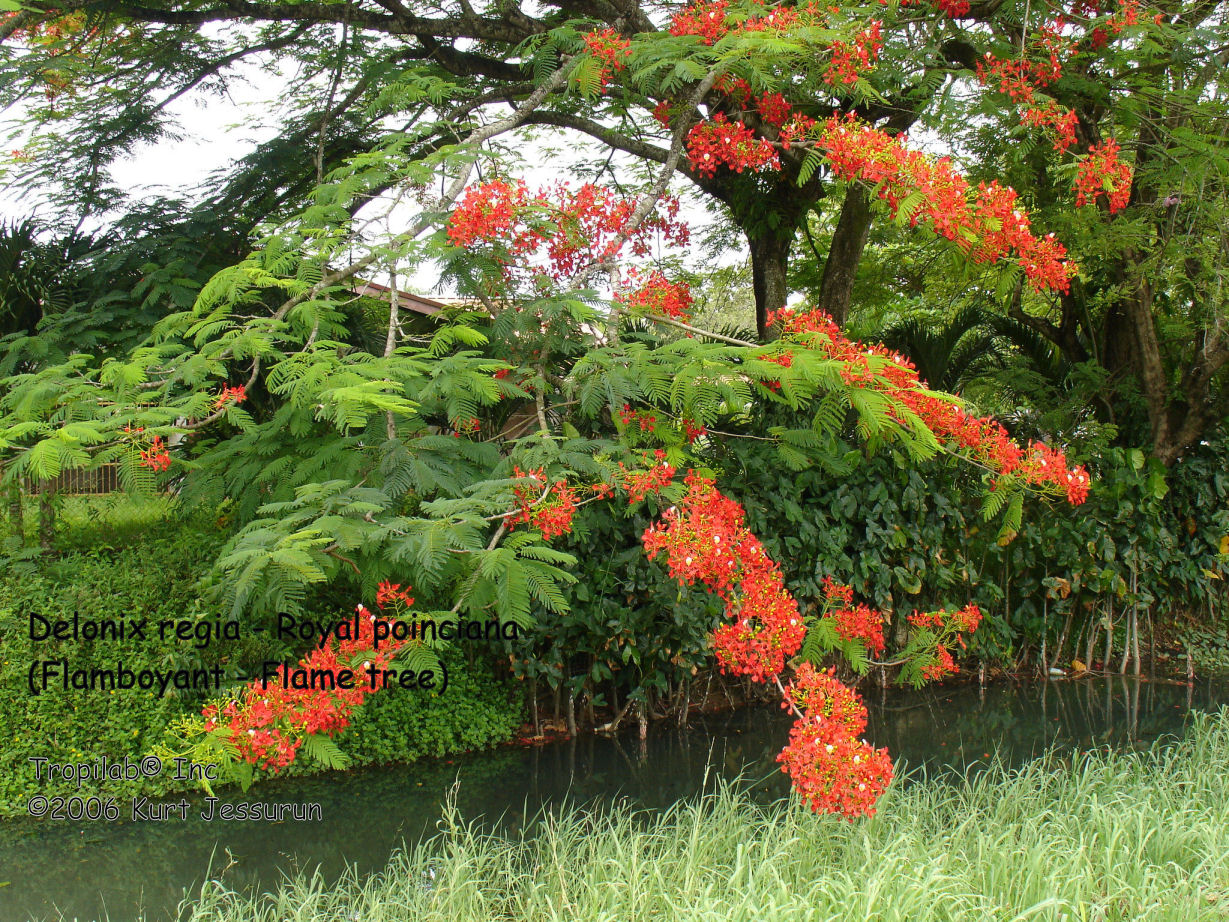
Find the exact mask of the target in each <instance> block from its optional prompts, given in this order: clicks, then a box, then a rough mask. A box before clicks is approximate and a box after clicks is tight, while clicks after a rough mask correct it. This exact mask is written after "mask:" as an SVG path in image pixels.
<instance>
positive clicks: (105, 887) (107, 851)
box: [0, 677, 1229, 922]
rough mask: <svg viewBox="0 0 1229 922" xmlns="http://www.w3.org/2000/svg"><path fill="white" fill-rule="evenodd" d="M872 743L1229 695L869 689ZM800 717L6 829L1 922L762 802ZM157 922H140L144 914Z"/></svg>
mask: <svg viewBox="0 0 1229 922" xmlns="http://www.w3.org/2000/svg"><path fill="white" fill-rule="evenodd" d="M865 697H866V701H867V706H868V708H869V710H870V726H869V728H868V733H867V737H868V738H869V739H870V740H871V741H872V742H873V743H874V744H875V745H877V746H887V747H888V748H889V749H890V751H891V752H892V755H893V757H894V758H895V759H896V760H897V764H898V766H899V765H900V764H901V763H902V762H903V763H906V764H907V765H908V766H909V767H911V768H912V767H919V766H926V767H927V769H928V770H931V771H935V770H939V771H942V770H953V769H954V770H959V771H963V770H966V769H968V768H970V767H974V768H975V767H976V766H977V765H978V764H979V763H982V764H984V762H985V761H986V760H987V759H989V758H990V757H991V754H997V755H998V756H999V757H1001V758H1002V759H1003V760H1004V761H1006V762H1008V763H1010V764H1019V763H1021V762H1023V761H1025V760H1027V759H1029V758H1031V757H1033V756H1034V755H1036V754H1038V753H1040V752H1042V751H1044V750H1046V749H1047V748H1049V747H1052V746H1057V747H1061V748H1064V749H1071V748H1076V749H1080V750H1088V749H1093V748H1097V747H1104V746H1114V747H1120V748H1121V747H1131V746H1142V745H1147V744H1149V743H1151V742H1152V741H1153V740H1155V739H1158V738H1161V737H1164V736H1166V735H1171V734H1177V733H1180V732H1181V730H1182V727H1183V724H1184V720H1185V716H1186V713H1187V712H1188V710H1190V709H1192V708H1196V709H1205V710H1207V709H1213V708H1216V707H1219V706H1220V705H1222V704H1227V703H1229V680H1227V679H1201V680H1198V681H1197V682H1196V684H1195V685H1194V686H1193V687H1192V686H1186V685H1177V684H1167V683H1161V682H1150V681H1146V680H1143V681H1141V680H1138V679H1134V678H1119V677H1112V678H1108V679H1102V678H1097V679H1085V680H1079V681H1059V682H1050V683H1044V684H1026V685H1019V684H1010V683H1008V684H998V685H991V686H990V687H988V688H986V689H984V690H979V689H978V688H976V687H953V688H946V689H944V688H939V689H931V690H926V691H922V692H913V691H909V690H885V691H880V690H879V689H873V690H869V691H868V692H867V693H866V695H865ZM789 723H790V721H789V718H788V717H787V716H786V715H785V713H784V712H783V711H781V710H780V709H777V708H752V709H745V710H742V711H738V712H735V713H732V714H726V715H721V716H719V717H705V718H699V717H695V718H693V720H692V722H691V725H690V726H689V727H688V728H687V729H685V730H684V729H679V728H677V727H676V726H674V725H673V724H670V725H666V724H660V725H655V726H652V727H650V730H649V737H648V739H647V740H646V741H644V742H643V743H642V742H641V741H640V740H639V739H638V738H636V736H635V735H634V733H633V734H631V735H621V736H620V737H618V738H606V737H595V736H590V735H586V736H582V737H580V738H578V739H575V740H570V741H565V742H560V743H555V744H551V745H548V746H543V747H532V748H516V747H503V748H500V749H497V750H494V751H491V752H485V753H475V754H471V755H467V756H461V757H457V758H454V759H446V760H433V761H429V762H419V763H415V764H412V765H407V766H396V767H388V768H380V769H365V770H359V771H353V772H347V773H345V774H341V775H333V776H317V777H314V778H302V779H287V780H284V781H275V782H268V783H265V784H263V785H258V786H256V787H254V788H253V789H252V790H251V791H249V792H248V793H247V794H246V795H243V794H240V793H238V792H236V793H233V794H228V795H227V796H226V797H224V798H223V801H226V802H231V803H238V802H243V801H264V802H277V803H307V804H318V805H319V812H320V819H319V820H314V821H307V822H296V821H294V820H293V819H287V820H284V821H281V822H237V821H232V822H224V821H221V820H216V819H215V820H214V821H213V822H206V821H204V820H202V819H201V818H200V813H201V809H202V808H203V806H204V805H203V802H202V800H201V798H200V797H195V798H193V800H194V803H193V807H192V809H191V810H189V811H188V818H187V819H179V818H174V819H168V820H165V821H162V822H153V821H150V822H137V823H134V822H116V823H106V822H98V823H67V822H65V823H58V822H47V821H30V820H8V821H0V881H5V880H7V881H9V884H8V886H5V887H2V888H0V919H4V920H6V922H7V920H13V922H18V920H29V919H39V920H42V919H55V920H60V919H75V920H80V922H86V920H92V919H103V918H108V916H109V918H110V920H112V922H121V920H122V922H133V920H137V919H142V918H145V919H148V920H150V922H162V920H169V919H174V917H175V908H176V906H177V905H178V904H179V902H180V900H181V899H182V898H183V897H184V894H185V890H186V891H187V892H189V893H191V892H194V891H195V890H196V889H197V888H199V886H200V883H201V881H202V880H203V879H204V875H205V874H206V873H207V869H208V868H210V866H211V863H212V868H213V874H214V876H218V875H219V874H220V875H221V877H222V879H223V880H224V881H225V882H226V883H227V884H228V885H230V886H232V887H236V888H248V887H251V888H258V889H267V888H270V887H272V886H275V885H276V884H277V882H278V881H279V880H280V879H281V877H282V875H284V874H287V873H293V872H294V871H296V870H299V869H311V868H315V867H317V866H319V867H320V868H321V870H322V871H323V872H324V873H325V874H326V875H338V874H340V873H341V871H342V870H343V869H344V867H345V866H346V865H347V864H352V865H355V866H357V867H358V869H359V870H360V871H369V870H373V869H376V868H378V867H380V866H381V865H382V864H383V863H384V862H385V861H386V860H387V859H388V857H389V855H390V853H391V852H392V851H393V849H394V848H395V847H397V846H398V845H399V844H401V843H402V842H403V841H405V840H411V841H412V840H414V839H416V838H418V837H420V836H422V835H423V834H424V833H430V832H433V831H434V830H435V824H436V822H437V821H438V820H439V817H440V813H441V805H442V803H443V801H444V799H445V798H446V797H447V796H449V792H450V791H452V792H453V794H452V796H454V797H455V800H456V802H457V805H458V807H459V808H460V811H461V815H462V816H463V817H464V818H465V819H466V820H471V819H478V818H480V817H481V818H483V819H484V821H486V822H499V823H500V824H501V825H502V827H503V828H505V829H508V830H515V829H516V828H518V826H519V825H520V824H522V823H524V822H526V820H527V819H532V818H533V816H534V815H535V814H536V813H537V812H538V811H539V810H540V809H541V808H543V807H558V806H559V805H562V804H564V803H566V802H571V803H603V802H605V803H609V802H611V801H613V800H614V799H616V798H620V797H626V798H629V799H630V800H631V801H632V802H634V803H636V804H638V805H641V806H643V807H645V808H649V809H652V808H661V807H665V806H668V805H669V804H671V803H673V802H674V801H676V800H678V799H679V798H682V797H686V796H688V795H691V794H694V793H697V792H699V791H701V790H703V789H704V786H705V784H706V778H707V779H708V781H707V783H708V784H709V785H710V786H711V783H712V779H713V778H714V777H716V776H721V777H726V778H734V777H737V776H741V777H742V778H743V779H744V783H746V784H748V785H751V786H753V787H754V789H755V790H756V791H757V793H759V794H760V795H761V796H763V797H765V798H774V797H779V796H781V795H783V794H785V793H786V791H787V788H788V782H787V780H786V778H785V776H784V775H782V774H781V773H780V772H779V771H778V767H777V764H776V762H775V757H776V755H777V753H778V752H780V750H781V748H782V746H783V745H784V744H785V741H786V731H787V729H788V727H789ZM142 914H144V915H142Z"/></svg>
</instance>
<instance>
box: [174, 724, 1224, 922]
mask: <svg viewBox="0 0 1229 922" xmlns="http://www.w3.org/2000/svg"><path fill="white" fill-rule="evenodd" d="M1227 768H1229V710H1226V711H1222V712H1221V713H1220V714H1219V715H1215V716H1197V717H1196V718H1195V719H1194V723H1193V725H1192V727H1191V730H1190V732H1189V734H1188V735H1187V736H1186V737H1185V738H1184V739H1183V740H1182V741H1181V742H1179V743H1176V744H1172V745H1170V746H1167V747H1159V746H1158V747H1156V748H1154V749H1152V750H1150V751H1148V752H1143V753H1099V754H1095V755H1086V756H1078V757H1075V758H1068V757H1060V756H1057V755H1052V756H1050V757H1049V758H1046V759H1043V760H1039V761H1037V762H1034V763H1032V764H1029V765H1027V766H1026V767H1024V768H1021V769H1016V770H1012V771H1008V770H1006V769H1003V768H1002V767H994V768H991V769H990V770H989V771H986V772H984V773H981V774H978V775H977V776H975V777H969V778H966V779H963V780H957V781H956V782H955V783H952V782H944V781H939V780H934V779H932V780H923V781H921V782H919V783H916V784H910V785H899V784H898V785H895V786H894V787H893V788H892V789H891V790H890V791H889V792H888V794H887V795H886V796H885V798H884V800H883V801H882V802H881V804H880V812H879V815H878V816H876V817H875V818H873V819H871V820H869V821H859V822H854V823H849V822H846V821H844V820H841V819H837V818H834V817H829V816H815V815H812V814H810V813H809V812H806V811H805V810H804V809H802V808H800V807H798V806H796V805H792V804H784V803H781V804H777V805H775V806H768V807H765V806H760V805H757V804H756V803H755V802H753V801H752V800H751V799H749V798H748V797H747V796H745V795H744V794H741V793H739V792H738V791H737V790H735V789H733V788H731V787H729V786H722V787H721V788H720V789H719V790H717V791H716V792H715V793H712V794H710V795H708V796H705V797H703V798H701V799H698V800H692V801H687V802H682V803H680V804H678V805H676V806H675V807H674V808H673V809H671V810H669V811H667V812H666V813H664V814H647V813H643V812H641V813H637V812H635V811H632V810H630V809H623V808H612V809H610V810H607V811H603V812H599V813H596V814H592V813H586V812H583V811H571V812H568V813H566V814H565V815H564V816H562V817H561V818H550V817H548V818H545V819H544V820H543V822H542V823H541V824H539V825H538V826H537V828H536V829H535V830H534V831H532V832H528V833H523V834H521V835H519V836H517V837H515V838H511V839H509V838H505V837H501V836H499V835H496V834H492V833H489V832H480V831H478V830H477V829H476V828H475V827H474V826H472V825H467V824H464V823H463V822H462V821H461V819H460V818H459V817H458V816H457V815H456V814H455V811H447V812H446V813H445V816H444V818H443V821H442V822H441V827H440V828H441V832H440V834H439V835H438V836H436V837H434V838H432V839H430V840H428V841H426V842H423V843H422V844H420V845H417V846H415V847H411V848H409V849H408V850H407V851H404V852H399V853H397V854H396V855H395V856H394V857H393V858H392V860H391V862H390V863H389V865H388V867H387V868H386V869H385V870H384V871H383V872H382V873H379V874H375V875H372V876H367V877H358V876H357V875H351V876H349V877H347V878H346V879H345V880H343V881H342V882H341V883H340V884H333V885H330V884H327V883H326V882H325V881H324V880H323V879H322V878H320V877H319V876H317V877H314V878H311V877H306V878H299V879H297V880H295V881H292V882H289V883H287V884H285V885H284V886H282V887H281V888H280V889H278V890H277V891H276V892H275V893H269V894H265V895H263V896H261V897H259V898H249V897H244V896H241V895H238V894H236V893H233V892H229V891H227V890H226V889H225V888H224V887H222V886H221V885H220V884H218V883H216V882H212V883H209V884H206V886H205V887H204V888H203V889H202V891H201V893H200V895H199V897H198V898H197V899H196V900H195V901H194V902H192V903H190V904H187V905H185V907H184V917H185V918H189V919H191V920H192V922H408V920H415V922H417V920H441V922H443V920H448V922H489V920H535V922H536V920H609V922H639V920H649V919H662V920H672V919H686V920H697V922H699V920H713V922H743V920H746V922H752V920H754V922H765V920H777V919H780V920H790V922H802V920H828V919H833V920H902V922H927V920H1024V919H1030V920H1073V922H1075V920H1081V922H1083V920H1137V919H1148V920H1173V922H1195V920H1205V919H1206V920H1213V919H1216V920H1226V919H1229V775H1227V774H1226V769H1227ZM354 834H355V835H356V836H361V835H362V834H363V831H362V830H361V829H356V830H355V831H354Z"/></svg>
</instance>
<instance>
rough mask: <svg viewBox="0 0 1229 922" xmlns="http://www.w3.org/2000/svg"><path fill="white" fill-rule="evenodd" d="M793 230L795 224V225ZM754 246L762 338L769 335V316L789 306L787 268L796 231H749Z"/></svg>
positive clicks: (754, 286)
mask: <svg viewBox="0 0 1229 922" xmlns="http://www.w3.org/2000/svg"><path fill="white" fill-rule="evenodd" d="M791 229H792V225H791ZM747 242H748V243H749V244H750V246H751V289H752V291H753V292H754V293H755V329H756V332H757V333H758V335H759V338H760V339H767V338H768V315H769V313H771V312H772V311H776V310H780V309H781V308H783V307H785V299H786V296H787V295H788V294H789V292H788V289H787V288H786V283H785V270H786V267H787V266H788V265H789V248H790V244H791V243H792V242H793V234H792V233H791V234H790V235H789V236H788V237H782V236H780V235H778V234H775V233H763V234H756V235H754V236H753V235H752V234H751V233H748V234H747Z"/></svg>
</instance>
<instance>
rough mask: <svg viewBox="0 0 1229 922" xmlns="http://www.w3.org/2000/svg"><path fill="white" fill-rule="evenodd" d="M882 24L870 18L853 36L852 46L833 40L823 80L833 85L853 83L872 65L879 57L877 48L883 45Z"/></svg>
mask: <svg viewBox="0 0 1229 922" xmlns="http://www.w3.org/2000/svg"><path fill="white" fill-rule="evenodd" d="M882 26H883V23H881V22H880V21H879V20H877V19H876V20H872V21H871V24H870V26H869V27H868V28H866V29H863V30H862V31H861V32H859V33H858V34H857V35H856V36H854V42H853V45H852V46H851V45H848V44H846V43H845V42H839V41H838V42H833V43H832V60H831V61H830V62H829V64H828V70H827V72H826V73H825V74H824V81H825V82H826V83H830V84H832V85H834V86H835V85H836V84H838V83H844V84H854V83H857V82H858V78H859V77H860V76H861V75H862V74H864V73H865V72H866V71H868V70H870V69H871V68H872V67H874V64H875V61H876V60H878V59H879V49H881V48H882V47H883V41H882V34H881V32H880V29H881V27H882Z"/></svg>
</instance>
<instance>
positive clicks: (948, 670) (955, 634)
mask: <svg viewBox="0 0 1229 922" xmlns="http://www.w3.org/2000/svg"><path fill="white" fill-rule="evenodd" d="M981 618H982V615H981V610H980V609H979V608H978V607H977V606H976V605H974V604H972V603H970V604H968V605H966V606H965V607H964V608H961V609H958V610H956V611H954V612H949V611H948V610H947V609H946V608H941V609H939V610H938V611H927V612H919V611H915V612H914V613H913V614H911V615H910V616H909V623H910V624H911V625H913V626H914V627H916V628H919V629H922V630H928V631H933V632H934V633H935V634H936V635H938V638H939V639H938V641H937V642H936V643H935V649H934V653H933V654H932V657H931V662H929V663H927V664H926V665H925V666H923V667H922V678H924V679H927V680H929V681H933V680H935V679H941V678H943V677H944V676H947V675H952V674H954V673H956V672H958V671H959V669H958V667H957V666H956V661H955V660H953V659H952V654H951V652H950V651H949V650H948V649H947V644H948V643H950V642H951V641H952V640H955V642H956V643H958V644H960V646H961V647H963V646H964V645H965V643H964V635H965V634H972V633H973V632H974V631H976V630H977V626H978V625H979V624H981Z"/></svg>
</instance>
